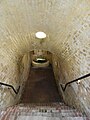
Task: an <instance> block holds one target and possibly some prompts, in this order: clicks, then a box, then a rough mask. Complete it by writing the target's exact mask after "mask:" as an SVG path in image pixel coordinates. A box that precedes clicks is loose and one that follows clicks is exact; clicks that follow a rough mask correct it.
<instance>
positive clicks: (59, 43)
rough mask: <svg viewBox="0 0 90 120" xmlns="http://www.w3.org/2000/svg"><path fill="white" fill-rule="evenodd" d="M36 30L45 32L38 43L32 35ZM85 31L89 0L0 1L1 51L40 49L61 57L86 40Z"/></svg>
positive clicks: (88, 25) (89, 24) (89, 25)
mask: <svg viewBox="0 0 90 120" xmlns="http://www.w3.org/2000/svg"><path fill="white" fill-rule="evenodd" d="M37 31H44V32H45V33H46V34H47V38H46V39H45V40H44V41H43V43H42V44H40V41H39V40H38V39H36V38H35V33H36V32H37ZM89 32H90V1H89V0H0V48H3V49H4V50H3V51H5V49H6V52H10V53H14V52H15V53H16V52H17V53H19V54H20V53H23V52H26V51H30V50H31V49H35V48H37V49H40V48H41V49H42V48H43V49H45V50H48V51H51V52H54V53H57V54H59V55H62V59H63V58H66V57H67V56H68V54H69V56H70V55H72V54H73V53H75V52H77V50H78V49H79V48H78V46H81V47H82V46H85V44H87V43H88V42H89V41H90V34H89ZM68 50H69V51H70V52H69V53H67V52H68Z"/></svg>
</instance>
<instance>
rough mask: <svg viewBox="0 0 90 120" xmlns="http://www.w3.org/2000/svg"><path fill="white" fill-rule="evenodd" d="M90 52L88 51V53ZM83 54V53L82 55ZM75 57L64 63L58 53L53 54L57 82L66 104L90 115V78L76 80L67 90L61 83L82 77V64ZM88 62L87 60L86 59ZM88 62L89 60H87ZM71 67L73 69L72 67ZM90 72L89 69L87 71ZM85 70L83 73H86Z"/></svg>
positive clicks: (85, 67) (84, 67)
mask: <svg viewBox="0 0 90 120" xmlns="http://www.w3.org/2000/svg"><path fill="white" fill-rule="evenodd" d="M87 54H88V53H87ZM80 56H82V54H81V55H80ZM80 56H79V57H80ZM72 58H73V57H71V58H69V59H68V61H67V63H65V62H64V63H63V64H62V62H61V61H60V58H59V57H57V56H56V55H53V59H52V60H53V70H54V74H55V78H56V82H57V85H58V89H59V92H60V93H61V94H62V96H63V99H64V101H65V102H66V104H68V105H70V106H72V107H74V108H78V109H79V110H81V111H82V112H85V113H86V114H87V115H90V99H89V96H90V86H89V85H90V78H85V79H84V80H82V81H81V82H80V83H78V82H75V83H72V84H71V85H69V86H68V87H67V88H66V90H65V92H63V91H62V88H61V84H65V83H67V82H69V81H72V80H74V79H76V78H78V77H81V69H80V67H81V65H80V64H78V66H76V64H77V61H75V60H77V59H78V58H76V59H74V60H73V59H72ZM81 62H82V60H81ZM84 62H86V61H84ZM87 63H88V61H87ZM75 67H76V68H78V70H79V71H78V74H76V71H75V70H76V69H75ZM70 68H71V69H70ZM84 69H87V66H84V64H83V69H82V70H83V71H84ZM87 73H89V70H88V71H87ZM85 74H86V71H85V73H84V72H83V74H82V75H85Z"/></svg>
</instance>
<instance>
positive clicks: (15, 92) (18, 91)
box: [0, 82, 20, 94]
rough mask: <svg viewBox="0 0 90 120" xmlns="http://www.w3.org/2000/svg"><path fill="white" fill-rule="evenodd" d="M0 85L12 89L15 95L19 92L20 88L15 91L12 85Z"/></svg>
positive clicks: (0, 83)
mask: <svg viewBox="0 0 90 120" xmlns="http://www.w3.org/2000/svg"><path fill="white" fill-rule="evenodd" d="M0 85H4V86H7V87H10V88H12V90H13V91H14V93H15V94H18V92H19V90H20V86H19V87H18V89H17V90H15V88H14V87H13V86H12V85H9V84H6V83H2V82H0Z"/></svg>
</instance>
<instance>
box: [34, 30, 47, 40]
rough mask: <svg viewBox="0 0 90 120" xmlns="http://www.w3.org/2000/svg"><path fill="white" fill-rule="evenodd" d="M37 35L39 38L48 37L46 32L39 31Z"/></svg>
mask: <svg viewBox="0 0 90 120" xmlns="http://www.w3.org/2000/svg"><path fill="white" fill-rule="evenodd" d="M35 36H36V38H39V39H43V38H46V34H45V33H44V32H37V33H36V34H35Z"/></svg>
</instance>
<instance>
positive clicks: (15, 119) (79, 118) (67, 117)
mask: <svg viewBox="0 0 90 120" xmlns="http://www.w3.org/2000/svg"><path fill="white" fill-rule="evenodd" d="M0 120H90V119H89V118H88V117H86V115H85V114H82V113H81V112H79V111H77V110H76V109H72V108H70V107H69V106H67V105H65V104H64V103H51V104H18V105H15V106H13V107H9V108H7V109H6V110H1V111H0Z"/></svg>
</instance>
